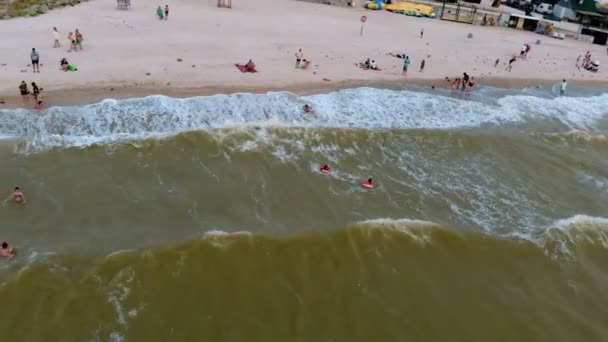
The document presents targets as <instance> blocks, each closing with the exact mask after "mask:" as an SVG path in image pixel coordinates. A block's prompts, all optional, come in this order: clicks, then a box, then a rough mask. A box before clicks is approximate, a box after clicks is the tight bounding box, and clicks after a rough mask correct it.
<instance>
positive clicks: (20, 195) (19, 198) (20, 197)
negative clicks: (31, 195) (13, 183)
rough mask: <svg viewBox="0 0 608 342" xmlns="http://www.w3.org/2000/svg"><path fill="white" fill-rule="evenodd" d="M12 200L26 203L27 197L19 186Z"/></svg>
mask: <svg viewBox="0 0 608 342" xmlns="http://www.w3.org/2000/svg"><path fill="white" fill-rule="evenodd" d="M11 198H12V199H13V200H14V201H15V202H17V203H25V195H24V194H23V192H21V189H19V187H18V186H17V187H15V191H13V194H12V195H11Z"/></svg>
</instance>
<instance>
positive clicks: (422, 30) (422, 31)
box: [420, 28, 424, 39]
mask: <svg viewBox="0 0 608 342" xmlns="http://www.w3.org/2000/svg"><path fill="white" fill-rule="evenodd" d="M423 37H424V28H421V29H420V39H422V38H423Z"/></svg>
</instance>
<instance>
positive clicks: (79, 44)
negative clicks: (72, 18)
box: [74, 29, 84, 51]
mask: <svg viewBox="0 0 608 342" xmlns="http://www.w3.org/2000/svg"><path fill="white" fill-rule="evenodd" d="M74 36H75V37H76V45H75V46H74V47H75V48H76V49H78V50H80V51H82V42H83V41H84V36H83V35H82V33H80V31H79V30H78V29H76V32H74Z"/></svg>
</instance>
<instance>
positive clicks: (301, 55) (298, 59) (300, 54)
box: [296, 49, 304, 68]
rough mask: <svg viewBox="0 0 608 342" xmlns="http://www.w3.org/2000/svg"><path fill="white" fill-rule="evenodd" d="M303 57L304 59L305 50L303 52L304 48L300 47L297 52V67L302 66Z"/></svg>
mask: <svg viewBox="0 0 608 342" xmlns="http://www.w3.org/2000/svg"><path fill="white" fill-rule="evenodd" d="M302 59H304V52H302V49H298V52H296V68H299V67H300V63H301V62H302Z"/></svg>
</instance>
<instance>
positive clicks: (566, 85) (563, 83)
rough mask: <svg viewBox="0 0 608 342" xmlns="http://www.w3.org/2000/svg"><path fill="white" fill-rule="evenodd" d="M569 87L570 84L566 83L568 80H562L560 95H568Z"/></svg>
mask: <svg viewBox="0 0 608 342" xmlns="http://www.w3.org/2000/svg"><path fill="white" fill-rule="evenodd" d="M567 87H568V83H566V80H562V85H561V86H560V87H559V94H560V95H561V96H564V95H566V88H567Z"/></svg>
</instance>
